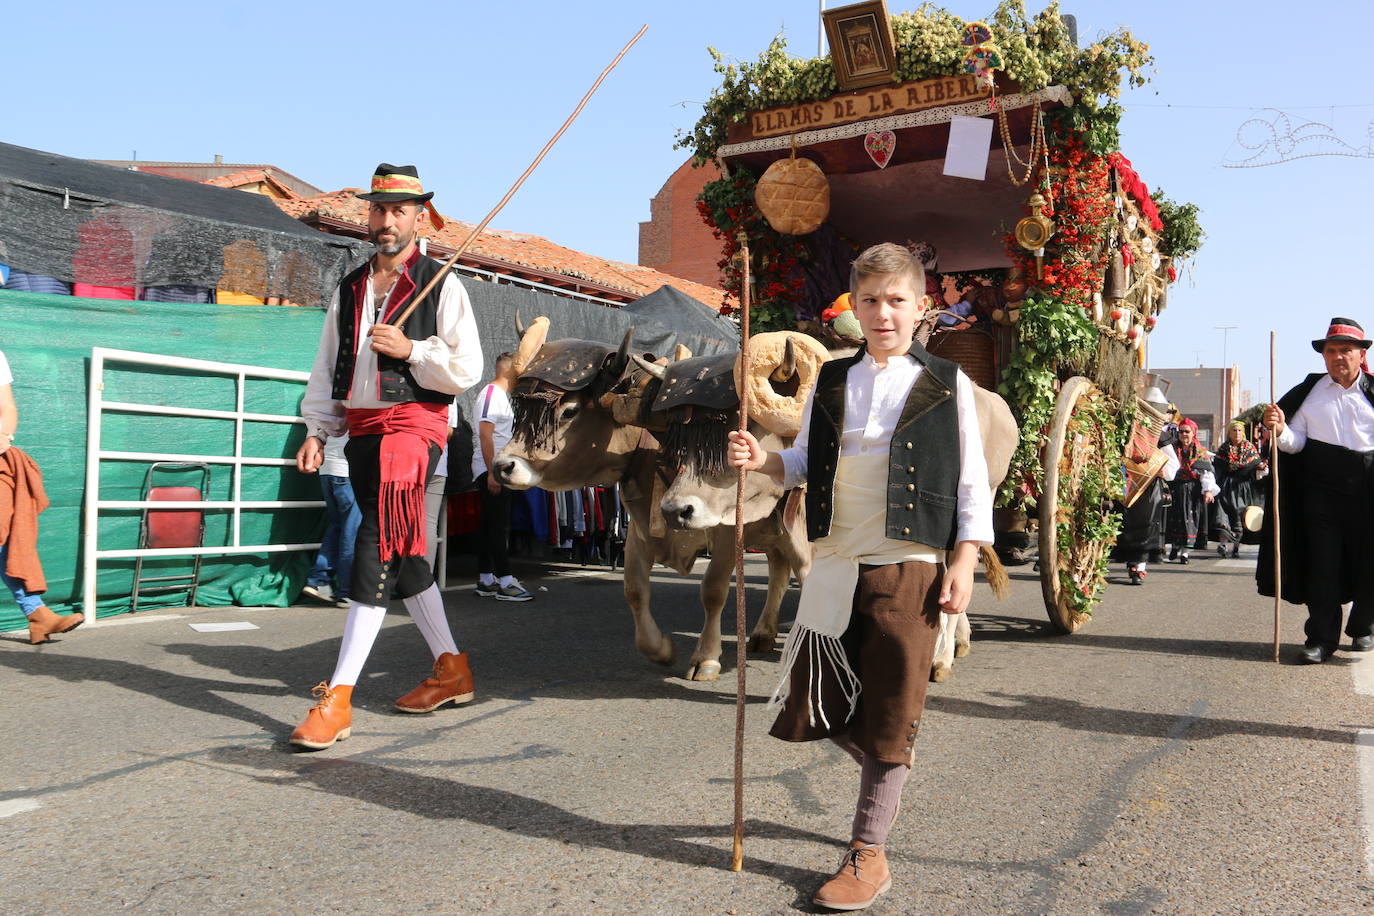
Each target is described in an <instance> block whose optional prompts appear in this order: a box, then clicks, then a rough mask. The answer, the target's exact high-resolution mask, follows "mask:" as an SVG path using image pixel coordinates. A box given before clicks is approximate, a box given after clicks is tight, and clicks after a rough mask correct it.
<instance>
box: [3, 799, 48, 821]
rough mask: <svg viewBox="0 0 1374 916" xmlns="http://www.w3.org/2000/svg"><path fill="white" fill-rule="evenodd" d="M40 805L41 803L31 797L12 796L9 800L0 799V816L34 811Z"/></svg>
mask: <svg viewBox="0 0 1374 916" xmlns="http://www.w3.org/2000/svg"><path fill="white" fill-rule="evenodd" d="M41 807H42V805H41V804H39V802H38V801H37V800H36V799H32V798H13V799H10V800H9V801H0V817H9V816H10V815H11V814H23V813H24V812H25V811H34V810H36V809H38V808H41Z"/></svg>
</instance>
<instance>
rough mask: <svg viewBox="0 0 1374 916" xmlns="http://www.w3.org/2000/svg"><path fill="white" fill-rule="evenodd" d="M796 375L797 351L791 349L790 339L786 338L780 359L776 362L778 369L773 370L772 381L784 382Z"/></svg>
mask: <svg viewBox="0 0 1374 916" xmlns="http://www.w3.org/2000/svg"><path fill="white" fill-rule="evenodd" d="M796 374H797V351H796V349H795V348H794V347H793V344H792V338H791V337H790V336H789V337H788V338H787V343H786V344H785V345H784V346H783V348H782V359H781V360H780V361H779V362H778V368H776V369H774V370H773V375H772V379H773V381H775V382H785V381H787V380H788V379H790V378H791V377H792V376H794V375H796Z"/></svg>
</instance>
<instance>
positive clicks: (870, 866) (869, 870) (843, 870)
mask: <svg viewBox="0 0 1374 916" xmlns="http://www.w3.org/2000/svg"><path fill="white" fill-rule="evenodd" d="M891 886H892V873H891V872H889V871H888V869H887V854H886V853H885V852H883V847H881V846H878V845H876V844H873V843H860V842H859V841H858V840H855V841H854V842H852V843H850V844H849V851H848V852H846V853H845V854H844V858H843V859H841V860H840V870H839V871H837V872H835V877H833V878H831V879H830V880H829V881H827V882H825V883H824V884H822V885H821V889H820V890H818V891H816V896H814V897H812V898H811V902H812V903H814V904H816V905H817V906H823V907H825V908H826V909H829V910H862V909H863V908H864V907H866V906H868V905H869V904H870V903H872V902H873V901H874V900H875V899H876V898H877V896H878V895H879V894H881V893H882V892H883V891H885V890H887V889H888V888H889V887H891Z"/></svg>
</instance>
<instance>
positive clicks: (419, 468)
mask: <svg viewBox="0 0 1374 916" xmlns="http://www.w3.org/2000/svg"><path fill="white" fill-rule="evenodd" d="M347 414H348V433H349V435H350V436H381V437H382V444H381V449H380V452H379V454H378V456H377V459H378V463H379V464H380V465H381V486H380V487H379V488H378V491H377V520H378V524H379V525H380V528H381V535H380V539H379V540H380V547H381V559H382V562H383V563H385V562H387V561H388V560H390V559H391V558H392V557H395V556H407V557H420V556H424V555H425V546H426V542H425V523H424V522H425V483H426V477H427V472H428V471H429V445H430V444H431V443H432V444H434V445H437V446H439V447H440V448H442V447H443V445H444V440H445V439H446V438H448V405H447V404H423V403H420V402H418V401H407V402H405V403H402V404H397V405H395V406H394V407H384V408H380V409H376V410H355V409H352V408H350V409H348V411H347Z"/></svg>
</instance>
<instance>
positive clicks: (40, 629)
mask: <svg viewBox="0 0 1374 916" xmlns="http://www.w3.org/2000/svg"><path fill="white" fill-rule="evenodd" d="M85 622H86V615H85V614H56V613H54V612H53V611H52V610H51V609H50V608H49V607H48V606H47V605H46V604H40V605H39V606H38V607H37V608H35V609H34V612H33V613H32V614H30V615H29V642H30V643H31V644H33V645H35V646H36V645H38V644H39V643H45V642H47V641H48V637H49V636H51V635H52V634H54V633H68V632H71V631H72V630H75V629H76V628H77V627H79V626H81V625H82V624H83V623H85Z"/></svg>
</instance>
